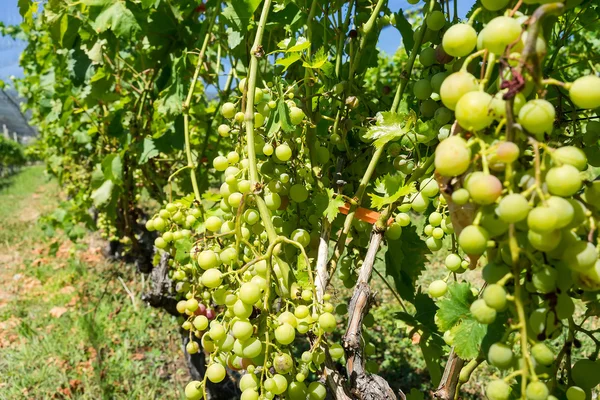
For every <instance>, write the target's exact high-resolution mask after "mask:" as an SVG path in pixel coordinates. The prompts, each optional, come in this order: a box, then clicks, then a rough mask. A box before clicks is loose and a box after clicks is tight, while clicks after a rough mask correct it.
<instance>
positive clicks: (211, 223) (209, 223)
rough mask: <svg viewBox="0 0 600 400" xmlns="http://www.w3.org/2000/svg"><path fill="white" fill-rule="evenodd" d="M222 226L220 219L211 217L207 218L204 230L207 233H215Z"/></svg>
mask: <svg viewBox="0 0 600 400" xmlns="http://www.w3.org/2000/svg"><path fill="white" fill-rule="evenodd" d="M222 224H223V221H221V218H219V217H216V216H214V215H213V216H211V217H208V218H207V219H206V221H205V222H204V226H206V229H208V230H209V231H212V232H217V231H218V230H219V229H221V225H222Z"/></svg>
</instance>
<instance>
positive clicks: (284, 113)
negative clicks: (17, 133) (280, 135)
mask: <svg viewBox="0 0 600 400" xmlns="http://www.w3.org/2000/svg"><path fill="white" fill-rule="evenodd" d="M277 90H278V92H279V101H278V102H277V116H278V117H279V122H280V123H281V129H283V131H284V132H286V133H291V132H294V131H295V130H296V128H294V127H293V126H292V122H291V121H290V114H289V113H288V108H287V104H285V96H284V95H283V90H282V89H281V85H279V84H278V85H277Z"/></svg>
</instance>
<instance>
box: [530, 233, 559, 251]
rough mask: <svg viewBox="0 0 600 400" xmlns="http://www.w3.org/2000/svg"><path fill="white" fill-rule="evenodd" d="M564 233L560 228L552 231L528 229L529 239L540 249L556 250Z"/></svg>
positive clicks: (534, 246) (532, 244)
mask: <svg viewBox="0 0 600 400" xmlns="http://www.w3.org/2000/svg"><path fill="white" fill-rule="evenodd" d="M561 239H562V233H561V231H560V230H558V229H557V230H553V231H550V232H536V231H534V230H529V231H527V240H528V241H529V244H531V246H532V247H533V248H534V249H536V250H539V251H544V252H549V251H552V250H554V249H555V248H557V247H558V245H559V244H560V241H561Z"/></svg>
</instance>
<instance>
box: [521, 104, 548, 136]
mask: <svg viewBox="0 0 600 400" xmlns="http://www.w3.org/2000/svg"><path fill="white" fill-rule="evenodd" d="M555 116H556V112H555V110H554V106H553V105H552V104H551V103H550V102H548V101H547V100H544V99H535V100H530V101H528V102H527V103H525V105H524V106H523V107H522V108H521V110H520V111H519V118H518V120H519V123H520V124H521V126H523V128H525V130H527V131H528V132H530V133H532V134H534V135H536V136H537V137H538V138H542V137H543V135H544V134H545V133H550V132H552V128H553V127H554V118H555Z"/></svg>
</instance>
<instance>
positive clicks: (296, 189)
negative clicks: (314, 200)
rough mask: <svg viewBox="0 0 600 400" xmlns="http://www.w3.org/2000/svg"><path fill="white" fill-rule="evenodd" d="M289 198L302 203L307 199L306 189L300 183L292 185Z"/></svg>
mask: <svg viewBox="0 0 600 400" xmlns="http://www.w3.org/2000/svg"><path fill="white" fill-rule="evenodd" d="M290 198H291V199H292V201H295V202H296V203H303V202H305V201H306V200H307V199H308V190H306V188H305V187H304V186H303V185H301V184H295V185H292V187H291V188H290Z"/></svg>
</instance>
